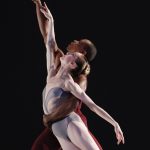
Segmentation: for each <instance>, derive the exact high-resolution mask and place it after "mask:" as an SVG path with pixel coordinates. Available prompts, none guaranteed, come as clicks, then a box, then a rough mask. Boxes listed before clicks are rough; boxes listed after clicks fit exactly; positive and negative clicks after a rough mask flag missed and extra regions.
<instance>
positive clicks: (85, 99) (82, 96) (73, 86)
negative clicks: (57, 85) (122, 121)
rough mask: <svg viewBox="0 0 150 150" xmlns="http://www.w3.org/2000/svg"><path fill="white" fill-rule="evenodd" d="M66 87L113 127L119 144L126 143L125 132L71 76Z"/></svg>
mask: <svg viewBox="0 0 150 150" xmlns="http://www.w3.org/2000/svg"><path fill="white" fill-rule="evenodd" d="M65 87H66V88H67V89H68V90H69V91H70V92H71V93H72V94H73V95H74V96H76V97H77V98H78V99H80V100H81V101H82V102H83V103H84V104H86V105H87V106H88V107H89V108H90V109H91V110H92V111H93V112H95V113H96V114H97V115H98V116H100V117H101V118H103V119H104V120H106V121H107V122H109V123H110V124H112V125H113V127H114V130H115V133H116V138H117V140H118V144H119V143H120V142H121V141H122V143H124V136H123V132H122V131H121V129H120V126H119V124H118V123H117V122H116V121H115V120H114V119H113V118H112V117H111V116H110V115H109V114H108V113H107V112H106V111H105V110H104V109H102V108H101V107H99V106H98V105H96V104H95V103H94V102H93V101H92V99H91V98H90V97H89V96H88V95H87V94H86V93H85V91H83V90H82V89H81V88H80V86H79V85H78V84H77V83H75V82H74V80H73V79H72V77H71V76H69V79H68V80H66V82H65Z"/></svg>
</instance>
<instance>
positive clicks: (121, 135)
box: [114, 123, 125, 145]
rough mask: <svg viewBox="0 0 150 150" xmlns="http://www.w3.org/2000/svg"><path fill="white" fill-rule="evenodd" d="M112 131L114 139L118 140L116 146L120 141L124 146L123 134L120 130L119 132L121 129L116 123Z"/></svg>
mask: <svg viewBox="0 0 150 150" xmlns="http://www.w3.org/2000/svg"><path fill="white" fill-rule="evenodd" d="M114 130H115V133H116V138H117V140H118V142H117V144H118V145H119V144H120V142H121V141H122V143H123V144H124V143H125V141H124V136H123V132H122V130H121V128H120V126H119V124H118V123H116V125H115V127H114Z"/></svg>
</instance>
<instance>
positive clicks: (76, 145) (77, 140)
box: [52, 112, 100, 150]
mask: <svg viewBox="0 0 150 150" xmlns="http://www.w3.org/2000/svg"><path fill="white" fill-rule="evenodd" d="M52 131H53V133H54V135H55V136H56V138H57V139H58V141H59V143H60V144H61V147H62V148H63V150H100V149H99V148H98V146H97V144H96V143H95V141H94V140H93V138H92V136H91V135H90V133H89V131H88V129H87V127H86V126H85V125H84V123H83V122H82V120H81V118H80V117H79V116H78V115H77V114H76V113H74V112H73V113H71V114H70V115H69V116H68V117H67V118H65V119H63V120H61V121H58V122H56V123H54V124H53V125H52Z"/></svg>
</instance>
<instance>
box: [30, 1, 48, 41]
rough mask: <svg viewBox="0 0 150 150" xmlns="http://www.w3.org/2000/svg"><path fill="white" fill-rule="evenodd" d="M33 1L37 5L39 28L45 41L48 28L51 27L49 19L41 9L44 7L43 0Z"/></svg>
mask: <svg viewBox="0 0 150 150" xmlns="http://www.w3.org/2000/svg"><path fill="white" fill-rule="evenodd" d="M32 1H33V2H34V3H35V6H36V15H37V20H38V24H39V29H40V32H41V34H42V36H43V39H44V41H45V39H46V36H47V33H48V30H49V28H50V24H49V20H48V19H47V18H46V17H45V16H44V15H43V13H42V12H41V11H40V9H41V8H43V6H42V3H41V0H32Z"/></svg>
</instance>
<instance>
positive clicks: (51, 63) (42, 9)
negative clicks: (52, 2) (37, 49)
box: [34, 0, 63, 82]
mask: <svg viewBox="0 0 150 150" xmlns="http://www.w3.org/2000/svg"><path fill="white" fill-rule="evenodd" d="M34 3H35V4H36V12H37V18H38V23H39V27H40V31H41V33H42V35H43V38H44V43H45V47H46V61H47V82H48V80H49V79H50V77H51V76H53V75H54V74H55V73H56V68H58V66H59V64H60V59H59V58H60V57H61V56H62V55H63V52H62V51H61V50H60V49H59V48H58V46H57V43H56V40H55V32H54V19H53V16H52V14H51V12H50V10H49V9H48V7H47V5H46V3H44V5H42V4H41V2H40V0H34Z"/></svg>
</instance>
